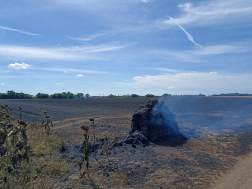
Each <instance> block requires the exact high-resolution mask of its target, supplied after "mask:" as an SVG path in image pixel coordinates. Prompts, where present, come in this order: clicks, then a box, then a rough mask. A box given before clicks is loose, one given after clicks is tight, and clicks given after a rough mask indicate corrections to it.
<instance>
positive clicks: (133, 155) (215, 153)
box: [0, 97, 252, 188]
mask: <svg viewBox="0 0 252 189" xmlns="http://www.w3.org/2000/svg"><path fill="white" fill-rule="evenodd" d="M147 100H148V99H147V98H139V99H94V100H93V99H87V100H0V104H8V105H9V106H10V107H11V108H12V109H13V111H14V112H15V114H16V115H17V116H18V110H17V107H18V106H21V107H22V108H23V110H24V111H23V112H24V113H23V119H24V120H26V121H29V122H36V121H38V122H39V121H41V120H42V113H41V110H46V111H48V113H49V115H50V117H51V119H52V120H53V122H54V127H53V128H52V133H53V134H54V135H59V136H60V137H62V138H64V139H66V140H67V141H68V142H67V143H66V149H67V150H66V151H65V152H64V153H60V154H58V156H60V157H62V158H64V159H66V160H67V161H68V162H71V163H70V164H71V172H70V173H69V174H68V175H67V177H66V182H62V181H54V183H56V185H59V186H62V187H63V186H64V187H66V185H67V186H70V185H71V183H75V182H76V181H77V180H79V178H78V176H76V172H77V171H76V170H77V168H76V165H75V164H76V162H75V159H76V158H78V157H79V156H80V155H81V152H80V150H79V149H80V147H81V144H82V142H83V132H82V131H81V130H80V129H79V125H80V124H85V125H89V126H91V122H90V121H89V118H91V117H92V118H94V119H95V129H96V137H97V138H103V137H104V133H105V132H106V131H108V132H109V133H114V132H117V131H120V132H121V133H123V134H124V135H127V134H128V131H129V130H130V126H131V118H132V114H133V113H134V111H135V110H137V108H138V107H139V106H140V105H143V104H145V103H146V101H147ZM169 107H170V108H171V110H172V111H173V113H175V114H176V119H177V121H178V124H179V127H180V129H181V132H182V133H183V134H184V135H185V136H187V137H188V138H189V139H187V140H177V139H169V140H166V141H159V142H157V143H155V144H151V145H149V146H142V145H135V146H133V145H130V144H123V145H122V146H117V147H114V148H113V149H112V151H111V155H110V161H107V160H104V159H106V158H104V152H103V151H102V149H98V151H97V157H98V159H100V160H101V161H103V160H104V161H103V165H104V166H105V167H106V168H107V169H106V170H107V172H106V174H105V175H107V176H105V177H104V169H102V167H101V165H100V164H99V163H97V162H96V161H95V160H94V153H92V154H91V159H92V160H91V167H92V170H93V176H94V177H95V178H99V179H98V180H96V184H97V185H99V187H100V188H209V187H210V186H214V183H215V181H216V180H219V179H220V178H221V177H222V176H223V175H224V174H225V173H226V172H227V171H228V170H229V169H230V168H232V167H233V166H234V164H235V163H236V162H237V161H238V160H240V159H242V158H243V157H245V155H247V154H249V153H250V152H251V146H252V137H251V135H252V100H251V98H218V97H214V98H212V97H198V98H196V97H188V98H185V97H173V98H170V100H169ZM91 128H92V127H91ZM91 139H92V135H91ZM108 168H109V170H108ZM92 170H91V172H92ZM108 175H109V176H108ZM111 177H113V179H112V178H111ZM107 179H110V180H111V182H110V181H108V180H107ZM78 182H79V183H82V184H83V185H85V186H89V184H90V183H89V182H88V181H87V180H82V181H78ZM70 188H71V187H70ZM73 188H74V187H73Z"/></svg>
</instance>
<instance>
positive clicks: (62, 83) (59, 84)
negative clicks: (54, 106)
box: [56, 82, 64, 85]
mask: <svg viewBox="0 0 252 189" xmlns="http://www.w3.org/2000/svg"><path fill="white" fill-rule="evenodd" d="M63 84H64V82H61V83H56V85H63Z"/></svg>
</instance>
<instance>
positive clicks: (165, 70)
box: [154, 68, 181, 73]
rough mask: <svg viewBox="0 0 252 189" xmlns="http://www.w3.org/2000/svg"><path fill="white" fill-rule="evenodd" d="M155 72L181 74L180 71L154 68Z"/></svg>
mask: <svg viewBox="0 0 252 189" xmlns="http://www.w3.org/2000/svg"><path fill="white" fill-rule="evenodd" d="M154 69H155V70H159V71H163V72H168V73H169V72H170V73H178V72H181V71H180V70H174V69H167V68H154Z"/></svg>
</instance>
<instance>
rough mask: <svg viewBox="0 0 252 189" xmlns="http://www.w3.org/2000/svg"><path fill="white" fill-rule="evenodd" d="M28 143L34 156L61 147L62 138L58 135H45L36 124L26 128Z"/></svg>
mask: <svg viewBox="0 0 252 189" xmlns="http://www.w3.org/2000/svg"><path fill="white" fill-rule="evenodd" d="M28 136H29V144H30V146H31V149H32V154H33V155H36V156H41V155H46V154H52V153H54V152H55V151H58V150H60V149H61V148H62V145H63V144H64V142H65V141H64V140H63V139H62V138H60V137H58V136H54V135H47V134H45V133H44V132H41V128H38V127H37V126H34V127H30V129H29V130H28Z"/></svg>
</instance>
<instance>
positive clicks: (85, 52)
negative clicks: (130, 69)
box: [0, 44, 132, 60]
mask: <svg viewBox="0 0 252 189" xmlns="http://www.w3.org/2000/svg"><path fill="white" fill-rule="evenodd" d="M129 45H132V44H126V45H116V44H101V45H96V46H92V45H86V46H81V47H79V48H76V47H57V48H36V47H25V46H7V45H0V56H2V57H4V58H8V59H10V58H27V59H38V58H39V59H46V60H99V59H104V56H98V55H97V54H96V55H94V53H102V52H108V51H116V50H119V49H123V48H125V47H128V46H129Z"/></svg>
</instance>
